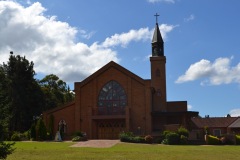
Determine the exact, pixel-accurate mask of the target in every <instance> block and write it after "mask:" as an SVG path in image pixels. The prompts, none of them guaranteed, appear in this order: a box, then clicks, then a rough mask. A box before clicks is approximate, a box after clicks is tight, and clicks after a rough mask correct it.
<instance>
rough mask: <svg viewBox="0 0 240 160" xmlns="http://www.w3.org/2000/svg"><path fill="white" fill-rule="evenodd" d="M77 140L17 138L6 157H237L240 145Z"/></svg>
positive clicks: (51, 159)
mask: <svg viewBox="0 0 240 160" xmlns="http://www.w3.org/2000/svg"><path fill="white" fill-rule="evenodd" d="M72 144H74V143H67V142H66V143H64V142H62V143H61V142H60V143H57V142H17V143H16V144H15V147H16V150H15V151H14V153H13V154H12V155H10V156H9V157H8V158H7V160H45V159H46V160H78V159H81V160H83V159H88V160H93V159H94V160H95V159H97V160H98V159H99V160H104V159H108V160H131V159H137V160H148V159H149V160H161V159H164V160H236V159H240V146H168V145H147V144H130V143H120V144H117V145H115V146H114V147H112V148H73V147H69V146H71V145H72Z"/></svg>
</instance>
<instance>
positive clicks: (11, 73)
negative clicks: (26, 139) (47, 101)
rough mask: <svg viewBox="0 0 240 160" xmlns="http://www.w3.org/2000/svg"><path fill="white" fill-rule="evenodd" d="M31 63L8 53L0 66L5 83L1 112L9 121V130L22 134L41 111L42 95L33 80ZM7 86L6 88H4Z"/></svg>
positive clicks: (33, 73)
mask: <svg viewBox="0 0 240 160" xmlns="http://www.w3.org/2000/svg"><path fill="white" fill-rule="evenodd" d="M33 66H34V64H33V62H29V61H28V60H27V59H26V58H25V57H21V56H20V55H17V56H15V55H13V53H12V52H11V53H10V57H9V60H8V62H7V63H6V64H5V63H3V65H2V66H1V70H2V71H1V74H2V75H4V80H5V82H4V83H3V85H2V86H1V87H3V88H4V87H5V90H4V92H3V93H2V95H3V96H2V99H3V100H4V102H2V101H1V102H0V103H1V104H0V106H1V110H5V112H6V113H7V114H8V116H6V115H5V117H4V118H3V119H5V120H6V119H9V120H8V122H9V124H8V125H9V130H10V131H20V132H23V131H25V130H27V129H29V128H30V126H31V123H32V118H33V116H34V115H39V114H40V113H41V111H42V108H41V107H42V106H43V104H42V102H43V93H42V91H41V88H40V87H39V85H38V83H37V81H36V80H35V79H34V75H35V71H34V69H33ZM6 84H7V87H6Z"/></svg>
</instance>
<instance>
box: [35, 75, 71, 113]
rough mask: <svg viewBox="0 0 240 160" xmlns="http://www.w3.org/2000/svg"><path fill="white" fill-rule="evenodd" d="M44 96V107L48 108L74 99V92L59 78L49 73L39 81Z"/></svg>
mask: <svg viewBox="0 0 240 160" xmlns="http://www.w3.org/2000/svg"><path fill="white" fill-rule="evenodd" d="M39 84H40V86H41V88H42V91H43V93H44V98H45V108H44V110H48V109H51V108H54V107H57V106H60V105H63V104H65V103H67V102H70V101H72V100H73V99H74V94H73V93H72V92H71V91H70V88H69V86H67V84H66V82H64V81H63V80H61V79H59V77H58V76H56V75H54V74H50V75H47V76H45V77H44V78H43V79H42V80H40V81H39Z"/></svg>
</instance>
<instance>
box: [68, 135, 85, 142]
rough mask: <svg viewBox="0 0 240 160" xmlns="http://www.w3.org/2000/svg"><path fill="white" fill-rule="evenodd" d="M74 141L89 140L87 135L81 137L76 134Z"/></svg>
mask: <svg viewBox="0 0 240 160" xmlns="http://www.w3.org/2000/svg"><path fill="white" fill-rule="evenodd" d="M72 141H73V142H76V141H87V138H86V137H80V136H76V137H74V138H73V139H72Z"/></svg>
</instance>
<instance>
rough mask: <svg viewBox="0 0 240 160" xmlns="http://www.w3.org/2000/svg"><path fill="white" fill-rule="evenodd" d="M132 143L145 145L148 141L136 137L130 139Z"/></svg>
mask: <svg viewBox="0 0 240 160" xmlns="http://www.w3.org/2000/svg"><path fill="white" fill-rule="evenodd" d="M130 142H131V143H145V142H146V141H145V139H144V138H143V137H139V136H136V137H132V138H131V139H130Z"/></svg>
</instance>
